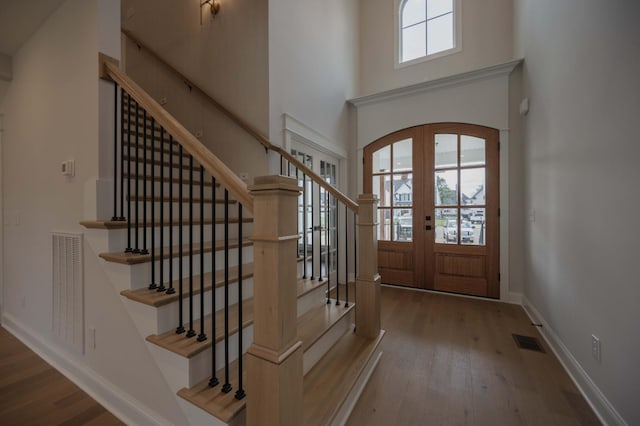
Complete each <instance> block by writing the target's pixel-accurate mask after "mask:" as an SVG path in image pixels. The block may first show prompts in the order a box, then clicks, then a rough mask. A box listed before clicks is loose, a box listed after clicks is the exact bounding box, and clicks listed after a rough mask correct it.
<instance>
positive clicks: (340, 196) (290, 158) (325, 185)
mask: <svg viewBox="0 0 640 426" xmlns="http://www.w3.org/2000/svg"><path fill="white" fill-rule="evenodd" d="M122 33H123V34H124V35H125V36H127V37H128V38H129V39H130V40H131V41H132V42H134V43H135V44H136V45H137V46H138V47H139V48H141V49H144V50H146V51H147V52H148V53H149V54H150V55H151V56H152V57H153V58H154V59H155V60H157V61H158V62H160V63H161V64H163V65H164V66H165V67H166V68H168V69H169V70H170V71H171V72H172V73H173V74H174V75H175V76H176V77H178V78H179V79H180V80H182V81H183V82H184V83H185V84H187V85H188V86H189V87H190V88H192V89H195V90H196V91H197V92H198V93H199V94H200V95H202V96H203V97H204V98H205V99H207V100H208V101H209V102H210V103H211V104H212V105H213V106H214V107H215V108H216V109H218V110H219V111H220V112H221V113H223V114H224V115H225V116H226V117H227V118H229V119H230V120H231V121H233V122H234V123H235V124H236V125H237V126H238V127H240V128H241V129H243V130H244V131H245V132H247V133H248V134H249V135H251V136H252V137H253V138H254V139H256V140H257V141H258V142H260V144H262V146H264V147H265V148H266V149H270V150H271V151H274V152H277V153H278V154H280V155H281V156H283V157H284V158H285V159H286V160H287V161H288V162H290V163H291V164H293V165H294V166H296V167H297V168H298V169H300V170H302V172H303V173H304V174H305V175H307V176H309V177H310V178H311V179H312V180H313V181H314V182H316V183H317V184H318V185H320V186H321V187H323V188H324V189H325V190H327V191H329V193H330V194H332V195H333V196H334V197H336V198H337V199H338V200H340V201H341V202H342V203H343V204H344V205H345V206H347V208H349V209H350V210H352V211H353V212H355V213H358V203H356V202H355V201H353V200H352V199H351V198H349V197H347V196H346V195H345V194H343V193H342V192H341V191H339V190H337V189H336V188H334V187H333V186H331V185H330V184H329V183H327V182H326V181H325V180H324V179H322V178H321V177H320V176H318V175H317V174H316V173H315V172H314V171H313V170H311V169H310V168H308V167H307V166H305V165H304V164H302V163H301V162H300V161H298V160H297V159H296V158H295V157H294V156H292V155H291V154H289V153H288V152H287V151H286V150H284V149H282V148H280V147H279V146H276V145H274V144H272V143H271V142H270V141H269V139H267V137H266V136H264V135H262V133H260V132H259V131H258V130H257V129H255V128H254V127H253V126H251V125H250V124H249V123H247V122H246V121H244V120H242V119H241V118H240V117H238V116H237V115H235V114H234V113H233V112H231V111H230V110H229V109H227V108H225V107H224V106H223V105H222V104H221V103H220V102H218V101H216V100H215V99H213V97H212V96H210V95H209V94H208V93H207V92H205V91H204V90H203V89H202V88H200V86H198V85H197V84H196V83H194V82H193V81H191V80H190V79H189V78H187V76H185V75H184V74H182V73H181V72H180V71H178V70H177V69H176V68H174V67H173V66H171V65H170V64H169V63H168V62H167V61H165V60H164V59H162V57H161V56H160V55H158V54H157V53H156V52H155V51H154V50H153V49H151V48H149V47H148V46H146V45H145V44H144V43H142V42H141V41H140V40H138V39H137V38H136V37H135V36H134V35H133V34H132V33H131V32H130V31H128V30H126V29H124V28H123V29H122Z"/></svg>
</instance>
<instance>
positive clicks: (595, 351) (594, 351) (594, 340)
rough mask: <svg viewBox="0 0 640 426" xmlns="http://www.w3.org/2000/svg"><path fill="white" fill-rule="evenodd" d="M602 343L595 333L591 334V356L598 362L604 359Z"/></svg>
mask: <svg viewBox="0 0 640 426" xmlns="http://www.w3.org/2000/svg"><path fill="white" fill-rule="evenodd" d="M601 355H602V353H601V345H600V339H599V338H598V336H596V335H595V334H592V335H591V356H592V357H593V359H595V360H596V361H598V362H601V361H602V358H601Z"/></svg>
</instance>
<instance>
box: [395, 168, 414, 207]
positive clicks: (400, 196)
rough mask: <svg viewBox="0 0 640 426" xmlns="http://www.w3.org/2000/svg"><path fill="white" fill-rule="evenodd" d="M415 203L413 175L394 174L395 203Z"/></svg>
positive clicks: (400, 204) (401, 204)
mask: <svg viewBox="0 0 640 426" xmlns="http://www.w3.org/2000/svg"><path fill="white" fill-rule="evenodd" d="M412 204H413V175H412V174H411V173H407V174H404V175H393V205H394V206H411V205H412Z"/></svg>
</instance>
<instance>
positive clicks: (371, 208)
mask: <svg viewBox="0 0 640 426" xmlns="http://www.w3.org/2000/svg"><path fill="white" fill-rule="evenodd" d="M358 205H359V206H360V208H359V210H358V276H357V277H356V301H357V305H356V334H357V335H358V336H362V337H366V338H368V339H375V338H377V337H378V335H379V334H380V274H379V273H378V222H377V217H378V214H377V213H378V198H377V197H376V196H375V195H371V194H363V195H360V196H359V197H358Z"/></svg>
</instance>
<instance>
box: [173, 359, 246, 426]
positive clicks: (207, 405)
mask: <svg viewBox="0 0 640 426" xmlns="http://www.w3.org/2000/svg"><path fill="white" fill-rule="evenodd" d="M244 365H246V363H245V364H244ZM246 376H247V375H246V372H245V373H244V374H243V383H245V384H246ZM216 377H217V378H218V380H220V384H218V385H217V386H215V387H211V386H209V379H207V380H203V381H202V382H200V383H198V384H197V385H195V386H193V387H191V388H182V389H180V390H179V391H178V396H179V397H181V398H183V399H185V400H187V401H189V402H190V403H192V404H193V405H195V406H196V407H199V408H200V409H202V410H204V411H206V412H207V413H209V414H211V415H212V416H215V417H217V418H218V419H220V420H222V421H223V422H224V423H230V422H231V420H232V419H233V418H234V417H235V416H236V415H238V413H240V411H242V410H243V409H244V407H245V405H246V404H247V399H246V398H243V399H236V398H235V391H236V389H237V388H238V360H235V361H233V362H231V363H229V383H230V384H231V386H232V391H231V392H229V393H224V392H222V391H221V388H222V384H223V383H224V368H223V369H220V370H218V371H217V373H216Z"/></svg>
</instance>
